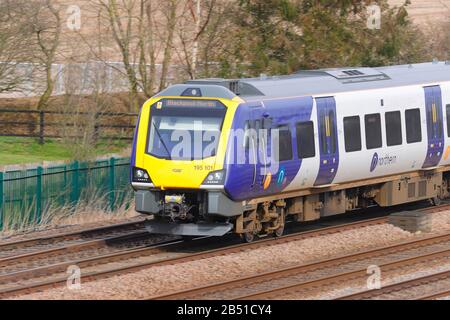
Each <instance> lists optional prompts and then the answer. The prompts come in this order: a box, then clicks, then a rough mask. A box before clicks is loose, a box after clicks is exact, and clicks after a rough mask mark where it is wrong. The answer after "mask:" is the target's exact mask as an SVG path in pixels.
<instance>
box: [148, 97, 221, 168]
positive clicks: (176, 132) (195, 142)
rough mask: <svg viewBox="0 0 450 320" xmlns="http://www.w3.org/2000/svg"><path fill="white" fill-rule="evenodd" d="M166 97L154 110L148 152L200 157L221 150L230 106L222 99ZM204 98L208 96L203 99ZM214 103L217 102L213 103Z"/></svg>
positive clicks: (170, 156)
mask: <svg viewBox="0 0 450 320" xmlns="http://www.w3.org/2000/svg"><path fill="white" fill-rule="evenodd" d="M171 101H173V100H165V101H163V102H159V103H158V104H155V105H154V106H152V108H151V110H150V123H149V137H148V150H147V152H148V153H149V154H151V155H153V156H155V157H158V158H164V159H171V160H199V159H204V158H208V157H213V156H215V155H216V153H217V147H218V145H219V138H220V133H221V129H222V124H223V120H224V117H225V113H226V108H225V106H223V105H222V104H221V103H220V102H216V101H212V102H211V103H210V104H201V105H197V106H193V104H192V101H195V100H185V101H183V100H176V102H177V103H172V104H171V103H170V102H171ZM200 101H204V100H200ZM212 103H214V104H212Z"/></svg>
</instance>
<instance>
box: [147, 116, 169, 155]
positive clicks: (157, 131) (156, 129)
mask: <svg viewBox="0 0 450 320" xmlns="http://www.w3.org/2000/svg"><path fill="white" fill-rule="evenodd" d="M152 126H153V128H155V131H156V134H157V135H158V137H159V141H161V143H162V145H163V147H164V149H166V152H167V156H168V157H169V160H172V156H171V155H170V152H169V148H167V146H166V143H165V142H164V140H163V138H162V137H161V134H160V133H159V130H158V128H157V127H156V125H155V122H154V121H152Z"/></svg>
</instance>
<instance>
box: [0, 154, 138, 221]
mask: <svg viewBox="0 0 450 320" xmlns="http://www.w3.org/2000/svg"><path fill="white" fill-rule="evenodd" d="M129 168H130V159H129V158H119V159H118V158H111V159H109V160H102V161H95V162H78V161H75V162H73V163H71V164H67V165H63V166H54V167H48V168H42V167H37V168H34V169H29V170H19V171H7V172H4V173H3V172H0V230H2V229H3V227H4V224H5V221H8V223H9V224H10V225H9V227H10V228H12V229H13V228H14V225H11V223H13V224H17V225H19V224H20V225H22V226H23V225H26V224H36V223H40V222H41V219H42V217H43V216H44V215H45V214H46V213H47V212H48V211H49V210H50V208H51V209H55V208H62V207H64V208H69V209H70V208H75V207H76V206H77V205H78V204H80V203H90V202H93V201H95V203H96V205H99V206H102V208H104V209H106V210H109V211H111V212H113V211H115V210H117V209H118V208H120V207H123V206H129V204H130V201H131V199H132V190H131V187H130V184H129Z"/></svg>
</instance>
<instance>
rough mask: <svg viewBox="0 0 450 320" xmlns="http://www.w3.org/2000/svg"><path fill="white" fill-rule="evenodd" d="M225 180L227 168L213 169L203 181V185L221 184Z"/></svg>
mask: <svg viewBox="0 0 450 320" xmlns="http://www.w3.org/2000/svg"><path fill="white" fill-rule="evenodd" d="M224 180H225V170H219V171H213V172H211V173H210V174H208V176H207V177H206V179H205V180H204V181H203V185H220V184H223V183H224Z"/></svg>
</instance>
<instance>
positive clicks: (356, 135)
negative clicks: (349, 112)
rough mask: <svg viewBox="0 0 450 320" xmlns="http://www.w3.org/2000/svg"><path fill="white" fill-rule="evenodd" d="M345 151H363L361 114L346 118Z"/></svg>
mask: <svg viewBox="0 0 450 320" xmlns="http://www.w3.org/2000/svg"><path fill="white" fill-rule="evenodd" d="M344 138H345V151H346V152H355V151H361V149H362V143H361V121H360V119H359V116H354V117H346V118H344Z"/></svg>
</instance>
